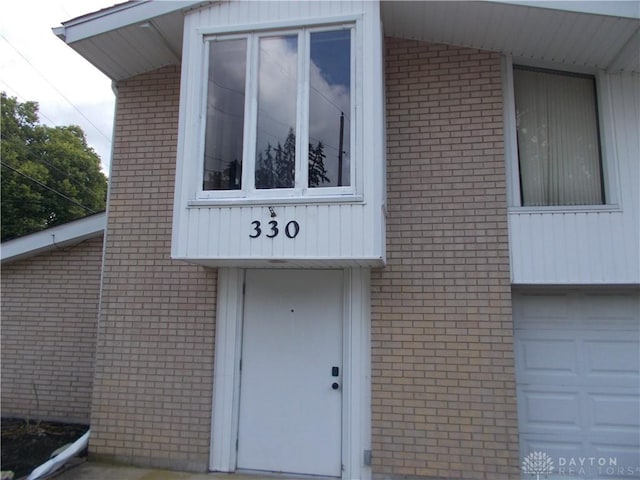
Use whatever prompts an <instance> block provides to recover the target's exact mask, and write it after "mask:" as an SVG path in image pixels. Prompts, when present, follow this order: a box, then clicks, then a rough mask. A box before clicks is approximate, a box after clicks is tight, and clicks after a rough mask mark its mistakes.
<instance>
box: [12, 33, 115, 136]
mask: <svg viewBox="0 0 640 480" xmlns="http://www.w3.org/2000/svg"><path fill="white" fill-rule="evenodd" d="M0 37H2V39H3V40H4V41H5V42H7V44H8V45H9V46H10V47H11V48H13V50H15V52H16V53H17V54H18V55H20V56H21V57H22V58H23V59H24V61H25V62H27V63H28V64H29V65H30V66H31V68H33V69H34V70H35V71H36V73H37V74H38V75H40V76H41V77H42V78H43V79H44V81H45V82H47V83H48V84H49V85H50V86H51V88H53V89H54V90H55V91H56V92H58V94H59V95H60V96H61V97H62V98H64V99H65V101H66V102H67V103H68V104H69V105H71V106H72V107H73V108H74V109H75V110H76V111H77V112H78V113H79V114H80V115H81V116H82V118H84V119H85V120H86V121H87V122H89V123H90V124H91V126H92V127H93V128H95V129H96V131H97V132H98V133H99V134H100V135H102V136H103V137H104V138H105V139H106V140H107V141H108V142H109V143H111V138H109V136H108V135H106V134H105V133H104V132H103V131H102V130H100V128H98V126H97V125H96V124H95V123H93V122H92V121H91V120H90V119H89V117H87V116H86V115H85V114H84V113H83V112H82V111H81V110H80V109H79V108H78V107H77V106H75V105H74V103H73V102H72V101H71V100H69V99H68V98H67V97H66V96H65V94H64V93H62V92H61V91H60V90H58V87H56V86H55V85H54V84H53V83H51V81H50V80H49V79H48V78H47V77H46V76H45V75H44V74H43V73H42V72H41V71H40V70H38V68H36V66H35V65H34V64H33V63H31V62H30V61H29V59H28V58H27V57H25V56H24V55H23V54H22V52H21V51H20V50H18V49H17V48H16V47H14V46H13V44H12V43H11V42H10V41H9V40H7V38H6V37H5V36H4V35H3V34H2V33H0Z"/></svg>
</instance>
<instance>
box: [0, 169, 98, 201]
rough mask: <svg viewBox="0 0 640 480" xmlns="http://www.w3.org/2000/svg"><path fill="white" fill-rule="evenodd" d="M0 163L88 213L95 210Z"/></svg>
mask: <svg viewBox="0 0 640 480" xmlns="http://www.w3.org/2000/svg"><path fill="white" fill-rule="evenodd" d="M0 165H2V166H3V167H5V168H8V169H9V170H11V171H12V172H15V173H17V174H18V175H22V176H23V177H24V178H26V179H28V180H31V181H32V182H33V183H35V184H37V185H40V186H41V187H42V188H46V189H47V190H49V191H50V192H53V193H55V194H56V195H58V196H60V197H62V198H64V199H65V200H67V201H69V202H71V203H73V204H74V205H77V206H78V207H80V208H83V209H85V210H86V211H88V212H89V213H96V211H95V210H92V209H91V208H89V207H86V206H84V205H82V204H81V203H79V202H77V201H76V200H74V199H73V198H70V197H67V196H66V195H65V194H64V193H60V192H59V191H57V190H55V189H53V188H51V187H50V186H49V185H45V184H44V183H42V182H41V181H40V180H36V179H35V178H33V177H31V176H29V175H27V174H26V173H23V172H21V171H20V170H17V169H15V168H13V167H12V166H11V165H7V164H6V163H4V162H3V161H2V160H0Z"/></svg>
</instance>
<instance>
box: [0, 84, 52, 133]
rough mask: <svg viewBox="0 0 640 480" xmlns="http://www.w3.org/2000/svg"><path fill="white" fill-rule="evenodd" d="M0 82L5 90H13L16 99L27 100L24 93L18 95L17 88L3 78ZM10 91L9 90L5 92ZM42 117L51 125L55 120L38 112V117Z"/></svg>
mask: <svg viewBox="0 0 640 480" xmlns="http://www.w3.org/2000/svg"><path fill="white" fill-rule="evenodd" d="M0 83H3V84H4V86H5V87H7V90H11V91H13V93H14V94H15V96H16V97H18V99H20V100H21V101H22V103H25V102H27V101H28V100H27V99H25V98H24V95H20V92H18V90H16V89H15V88H13V87H12V86H11V85H9V84H8V83H7V82H6V81H5V80H2V79H0ZM7 93H10V92H7ZM40 117H42V118H45V119H47V120H49V123H51V124H52V125H55V124H56V122H54V121H53V120H51V119H50V118H49V117H47V116H46V115H45V114H43V113H42V112H40V111H39V112H38V119H39V118H40Z"/></svg>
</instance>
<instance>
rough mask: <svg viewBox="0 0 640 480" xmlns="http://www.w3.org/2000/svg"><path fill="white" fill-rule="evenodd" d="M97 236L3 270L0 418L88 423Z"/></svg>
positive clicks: (99, 251)
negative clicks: (0, 394) (0, 408)
mask: <svg viewBox="0 0 640 480" xmlns="http://www.w3.org/2000/svg"><path fill="white" fill-rule="evenodd" d="M101 262H102V236H100V237H99V238H94V239H91V240H86V241H84V242H82V243H80V244H78V245H75V246H71V247H65V248H61V249H60V250H54V251H51V252H47V253H42V254H40V255H37V256H35V257H32V258H28V259H24V260H19V261H16V262H13V263H9V264H6V265H3V266H2V286H1V289H2V290H1V291H2V317H1V318H2V416H11V417H21V418H30V419H42V420H58V421H65V422H77V423H89V412H90V406H91V405H90V404H91V385H92V381H93V360H94V352H95V342H96V327H97V322H98V299H99V295H100V265H101Z"/></svg>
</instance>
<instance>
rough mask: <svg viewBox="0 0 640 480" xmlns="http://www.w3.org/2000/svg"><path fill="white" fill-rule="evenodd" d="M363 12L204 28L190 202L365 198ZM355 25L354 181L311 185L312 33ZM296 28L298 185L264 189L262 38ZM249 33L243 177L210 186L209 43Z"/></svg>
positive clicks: (351, 124)
mask: <svg viewBox="0 0 640 480" xmlns="http://www.w3.org/2000/svg"><path fill="white" fill-rule="evenodd" d="M358 23H359V17H357V16H353V17H348V18H339V19H331V20H326V21H322V20H321V21H318V22H312V23H307V24H304V25H300V24H297V23H296V24H285V23H283V24H280V25H269V26H264V27H263V28H256V27H255V26H253V27H252V28H251V29H243V28H242V27H239V28H237V29H222V30H220V31H199V32H198V34H199V38H200V39H201V42H202V44H201V45H202V48H201V59H202V61H201V66H202V68H201V71H200V72H199V73H200V75H199V78H200V88H199V89H198V100H199V102H198V103H199V121H198V127H197V128H198V132H197V138H198V148H197V149H196V151H197V158H196V159H195V161H196V162H198V168H199V170H198V172H199V174H198V175H197V182H198V187H197V189H196V195H195V199H194V200H192V202H190V203H196V204H198V203H199V204H201V203H211V202H218V201H220V202H223V203H226V202H233V203H237V202H241V203H264V201H274V200H281V201H283V202H285V203H290V202H291V201H292V200H296V199H297V200H300V201H302V202H307V201H313V200H318V201H336V200H338V201H340V200H344V201H361V200H362V198H361V196H359V195H358V192H359V191H360V190H361V185H360V181H359V177H358V175H359V168H358V166H359V164H360V162H361V161H362V160H361V155H360V153H359V150H360V149H359V148H358V140H359V134H358V131H357V125H358V124H359V123H361V122H360V121H359V118H358V116H359V108H358V105H359V103H360V101H359V98H360V96H361V92H360V89H359V88H358V82H357V78H358V74H359V72H360V71H361V69H360V67H359V63H360V62H361V59H360V58H358V56H357V52H358V51H360V50H361V49H360V40H359V26H358ZM345 29H346V30H349V31H350V32H351V41H350V72H349V73H350V97H351V98H350V103H351V112H350V122H349V128H350V164H349V169H350V172H349V178H350V184H349V185H348V186H342V187H322V186H319V187H310V186H309V185H308V148H309V146H308V138H309V130H310V129H309V92H310V81H309V77H310V64H311V57H310V38H311V34H312V33H315V32H325V31H336V30H345ZM291 34H296V35H297V37H298V57H299V58H298V59H297V62H298V66H297V67H298V78H297V99H296V160H295V162H296V163H295V169H296V170H295V171H296V175H295V184H294V187H293V188H273V189H259V188H256V187H255V166H256V148H257V147H256V145H257V121H258V108H257V104H258V86H259V85H258V84H259V78H258V71H259V58H258V57H259V41H260V38H265V37H274V36H284V35H291ZM239 38H244V39H246V40H247V53H246V55H247V58H246V62H247V63H246V65H247V66H246V78H245V92H246V93H245V95H246V98H245V105H244V116H245V118H244V134H243V141H242V145H243V154H242V177H241V178H242V183H241V188H240V189H236V190H204V188H203V180H204V168H203V167H204V151H205V141H206V139H205V136H206V123H207V121H206V120H207V96H208V92H207V90H208V81H207V78H208V72H209V48H210V45H211V42H213V41H215V40H231V39H239Z"/></svg>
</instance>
